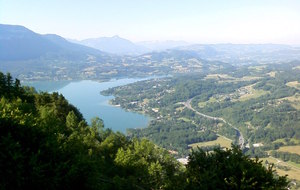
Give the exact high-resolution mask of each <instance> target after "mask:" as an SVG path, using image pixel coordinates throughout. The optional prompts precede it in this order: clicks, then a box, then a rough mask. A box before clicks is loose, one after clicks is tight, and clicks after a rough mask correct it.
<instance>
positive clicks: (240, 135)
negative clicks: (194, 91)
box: [183, 98, 245, 149]
mask: <svg viewBox="0 0 300 190" xmlns="http://www.w3.org/2000/svg"><path fill="white" fill-rule="evenodd" d="M192 100H193V98H191V99H189V100H188V101H186V102H184V103H183V104H184V106H185V107H186V108H188V109H190V110H192V111H194V112H195V113H196V114H198V115H200V116H202V117H206V118H208V119H212V120H215V121H222V122H223V123H225V124H228V125H229V126H230V127H232V128H234V129H235V130H236V133H237V136H238V138H239V146H240V148H241V149H244V143H245V139H244V137H243V134H242V133H241V132H240V130H238V129H237V128H236V127H234V126H233V125H232V124H231V123H229V122H227V121H226V120H225V119H223V118H221V117H213V116H209V115H206V114H204V113H200V112H198V111H197V110H195V109H194V108H193V107H192V105H191V102H192Z"/></svg>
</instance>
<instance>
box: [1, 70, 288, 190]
mask: <svg viewBox="0 0 300 190" xmlns="http://www.w3.org/2000/svg"><path fill="white" fill-rule="evenodd" d="M0 95H1V101H0V150H1V151H0V176H1V178H0V189H199V188H201V189H216V188H217V189H220V188H221V189H223V188H225V189H247V188H253V189H257V188H262V189H284V188H285V187H286V186H287V180H286V177H278V176H276V175H275V173H274V171H273V169H272V165H270V166H269V167H267V168H265V167H264V166H262V164H261V162H259V161H258V160H251V159H249V158H248V157H246V156H244V155H243V154H242V152H241V151H240V150H239V149H238V148H237V147H233V149H232V150H221V149H215V150H214V151H213V152H210V153H208V152H204V151H203V150H198V151H194V152H192V153H191V155H190V158H189V163H188V164H187V166H186V167H184V166H183V165H181V164H179V162H177V161H176V160H175V159H174V158H173V156H172V155H170V154H169V153H168V152H167V151H166V150H164V149H162V148H160V147H158V146H156V145H155V144H153V143H152V142H150V141H149V140H146V139H140V140H138V139H129V138H127V137H126V136H124V135H123V134H121V133H115V132H112V131H111V130H109V129H105V128H104V126H103V123H102V120H101V119H99V118H95V119H93V120H92V122H91V125H90V126H88V125H87V122H86V121H85V120H84V118H83V117H82V115H81V113H80V112H79V111H78V110H77V109H76V108H75V107H74V106H72V105H70V104H69V103H68V101H67V100H66V99H65V98H64V97H63V96H62V95H60V94H58V93H53V94H48V93H36V92H35V90H34V89H32V88H22V87H20V82H19V80H17V79H15V80H13V79H12V77H11V76H10V74H7V75H4V74H3V73H0Z"/></svg>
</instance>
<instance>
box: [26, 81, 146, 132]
mask: <svg viewBox="0 0 300 190" xmlns="http://www.w3.org/2000/svg"><path fill="white" fill-rule="evenodd" d="M146 79H149V78H144V79H140V78H139V79H114V80H111V81H108V82H101V83H99V82H95V81H90V80H82V81H72V82H70V81H59V82H57V81H41V82H31V83H24V85H28V86H33V87H35V88H36V89H37V90H42V91H48V92H54V91H56V92H59V93H61V94H63V95H64V97H65V98H66V99H67V100H68V101H69V102H70V103H71V104H73V105H74V106H76V107H77V108H78V109H79V110H80V112H81V113H82V114H83V116H84V118H85V119H86V120H87V121H88V122H90V120H91V118H93V117H95V116H98V117H100V118H101V119H103V121H104V125H105V127H106V128H111V129H112V130H114V131H121V132H123V133H125V132H126V128H142V127H146V126H147V125H148V122H149V120H150V118H149V117H147V116H145V115H142V114H139V113H133V112H128V111H125V110H123V109H122V108H120V107H116V106H112V105H110V104H109V103H108V102H109V100H111V99H113V96H103V95H101V94H100V91H102V90H106V89H108V88H111V87H116V86H122V85H126V84H130V83H133V82H137V81H141V80H146Z"/></svg>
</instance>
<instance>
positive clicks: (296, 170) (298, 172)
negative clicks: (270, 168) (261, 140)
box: [260, 157, 300, 181]
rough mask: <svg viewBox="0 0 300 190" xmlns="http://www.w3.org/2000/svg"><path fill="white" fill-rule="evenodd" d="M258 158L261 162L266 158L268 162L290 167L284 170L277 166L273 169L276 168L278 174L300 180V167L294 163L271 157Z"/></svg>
mask: <svg viewBox="0 0 300 190" xmlns="http://www.w3.org/2000/svg"><path fill="white" fill-rule="evenodd" d="M260 160H262V161H263V163H264V162H265V161H266V160H267V161H268V162H269V164H271V163H273V164H274V165H275V166H276V165H280V166H287V167H289V168H290V169H289V170H288V171H284V170H282V169H279V168H277V167H276V168H275V169H276V172H277V173H278V175H281V176H283V175H288V178H289V179H296V180H298V181H300V167H297V166H295V165H294V164H291V163H288V162H283V161H281V160H279V159H276V158H273V157H269V158H261V159H260Z"/></svg>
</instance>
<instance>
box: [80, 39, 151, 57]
mask: <svg viewBox="0 0 300 190" xmlns="http://www.w3.org/2000/svg"><path fill="white" fill-rule="evenodd" d="M78 43H80V44H82V45H86V46H89V47H92V48H95V49H98V50H101V51H104V52H108V53H112V54H117V55H137V54H142V53H145V52H148V51H149V50H148V49H147V48H145V47H143V46H140V45H136V44H134V43H133V42H131V41H129V40H127V39H124V38H121V37H119V36H113V37H100V38H89V39H85V40H82V41H79V42H78Z"/></svg>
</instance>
